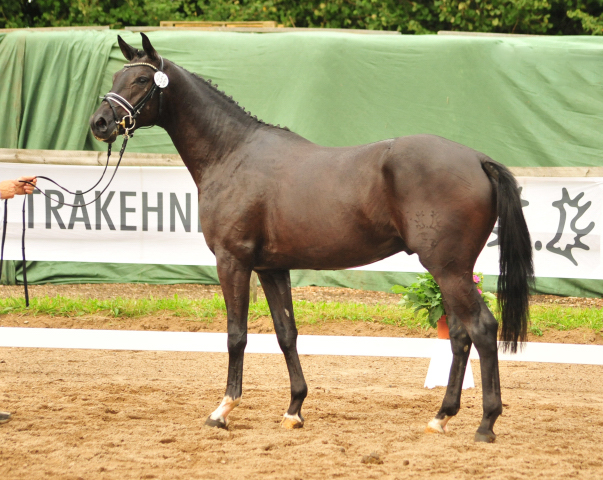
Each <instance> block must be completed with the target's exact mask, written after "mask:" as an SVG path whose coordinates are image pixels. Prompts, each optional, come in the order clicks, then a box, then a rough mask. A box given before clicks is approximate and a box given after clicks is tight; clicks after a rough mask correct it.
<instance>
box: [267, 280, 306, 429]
mask: <svg viewBox="0 0 603 480" xmlns="http://www.w3.org/2000/svg"><path fill="white" fill-rule="evenodd" d="M258 276H259V277H260V282H261V283H262V288H263V289H264V293H265V294H266V299H267V300H268V306H269V307H270V313H271V314H272V319H273V320H274V329H275V330H276V336H277V339H278V344H279V345H280V347H281V350H282V351H283V354H284V355H285V361H286V362H287V369H288V370H289V379H290V381H291V403H290V404H289V409H288V410H287V413H285V415H284V418H283V421H282V423H281V425H282V426H283V427H285V428H301V427H303V425H304V419H303V417H302V415H301V407H302V404H303V402H304V399H305V398H306V395H307V394H308V387H307V385H306V381H305V380H304V374H303V373H302V368H301V364H300V362H299V355H298V354H297V328H296V326H295V317H294V316H293V300H292V299H291V280H290V277H289V271H288V270H270V271H263V272H258Z"/></svg>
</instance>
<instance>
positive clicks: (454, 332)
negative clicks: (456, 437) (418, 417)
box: [425, 315, 471, 433]
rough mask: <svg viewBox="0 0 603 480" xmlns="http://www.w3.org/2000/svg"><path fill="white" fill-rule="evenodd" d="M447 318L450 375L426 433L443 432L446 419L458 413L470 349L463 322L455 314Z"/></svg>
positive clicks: (445, 429) (469, 339)
mask: <svg viewBox="0 0 603 480" xmlns="http://www.w3.org/2000/svg"><path fill="white" fill-rule="evenodd" d="M447 319H448V327H449V330H450V346H451V347H452V366H451V367H450V377H449V379H448V387H447V388H446V395H445V396H444V401H443V402H442V407H441V408H440V411H439V412H438V413H437V415H436V416H435V418H434V419H433V420H431V422H429V424H428V425H427V428H426V429H425V431H426V432H428V433H430V432H436V433H445V432H446V431H447V428H446V424H447V423H448V420H450V418H452V417H454V416H455V415H456V414H457V413H458V411H459V409H460V407H461V391H462V388H463V380H464V378H465V370H466V368H467V362H468V360H469V353H470V351H471V338H469V335H468V334H467V330H465V327H464V326H463V324H462V323H461V322H460V321H459V319H458V318H457V317H456V316H455V315H447Z"/></svg>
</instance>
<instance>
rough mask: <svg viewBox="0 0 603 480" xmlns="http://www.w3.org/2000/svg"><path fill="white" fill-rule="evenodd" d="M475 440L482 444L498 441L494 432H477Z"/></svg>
mask: <svg viewBox="0 0 603 480" xmlns="http://www.w3.org/2000/svg"><path fill="white" fill-rule="evenodd" d="M473 440H474V441H476V442H482V443H494V441H495V440H496V435H495V434H494V432H487V433H480V432H475V437H474V438H473Z"/></svg>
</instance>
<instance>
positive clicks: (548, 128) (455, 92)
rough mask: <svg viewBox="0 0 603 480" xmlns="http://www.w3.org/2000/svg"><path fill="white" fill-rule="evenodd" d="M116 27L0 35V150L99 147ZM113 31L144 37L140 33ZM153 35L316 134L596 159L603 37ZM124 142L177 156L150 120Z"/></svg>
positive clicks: (206, 277) (316, 277)
mask: <svg viewBox="0 0 603 480" xmlns="http://www.w3.org/2000/svg"><path fill="white" fill-rule="evenodd" d="M117 33H118V32H116V31H110V30H105V31H66V32H27V31H20V32H14V33H8V34H3V33H0V79H1V81H0V106H1V107H0V108H2V116H1V123H0V148H29V149H58V150H105V148H106V146H105V145H104V144H102V143H100V142H98V141H96V140H95V139H94V138H93V137H92V136H91V134H90V133H89V130H88V118H89V117H90V115H91V113H92V112H93V111H94V110H95V109H96V108H97V106H98V104H99V101H100V100H99V95H102V94H103V93H105V92H107V91H109V90H110V88H111V78H112V75H113V73H114V72H116V71H117V70H119V69H120V68H121V66H122V65H123V63H124V59H123V57H122V55H121V52H120V50H119V47H118V46H117ZM119 33H120V34H121V35H122V36H123V38H124V39H125V40H126V41H127V42H129V43H131V44H133V45H135V46H138V47H139V48H140V47H141V40H140V35H139V34H136V33H132V32H119ZM148 35H149V37H150V39H151V41H152V43H153V45H154V46H155V48H156V49H157V50H158V52H159V53H160V54H161V55H163V56H165V57H166V58H168V59H170V60H172V61H174V62H176V63H178V64H179V65H181V66H183V67H184V68H186V69H188V70H190V71H192V72H196V73H199V74H201V75H202V76H204V77H206V78H210V79H212V80H213V81H214V82H215V83H218V84H219V86H220V89H222V90H224V91H225V92H227V93H228V94H229V95H232V96H233V97H234V98H235V99H236V100H238V101H239V102H240V103H241V105H243V106H244V107H245V108H246V109H247V110H249V111H251V112H252V113H253V114H255V115H257V116H258V117H260V118H262V119H263V120H265V121H267V122H270V123H274V124H281V125H286V126H288V127H289V128H290V129H291V130H293V131H295V132H297V133H299V134H301V135H303V136H305V137H306V138H308V139H310V140H312V141H314V142H316V143H319V144H322V145H332V146H337V145H354V144H361V143H367V142H373V141H377V140H381V139H385V138H391V137H396V136H401V135H410V134H416V133H433V134H437V135H441V136H444V137H447V138H449V139H451V140H455V141H457V142H460V143H463V144H465V145H468V146H470V147H473V148H476V149H478V150H480V151H482V152H484V153H486V154H488V155H489V156H491V157H493V158H494V159H496V160H498V161H500V162H502V163H504V164H506V165H508V166H524V167H528V166H532V167H534V166H547V167H551V166H552V167H556V166H601V165H602V164H603V162H601V152H602V151H603V134H602V133H601V132H603V88H602V86H603V39H602V38H597V37H459V36H403V35H402V36H394V35H391V36H390V35H384V36H381V35H374V36H373V35H355V34H341V33H329V32H324V33H282V34H245V33H225V32H193V31H157V32H150V33H149V34H148ZM128 148H129V151H132V152H152V153H175V150H174V148H173V146H172V144H171V141H170V139H169V137H168V136H167V135H166V134H165V132H163V130H161V129H159V128H153V129H151V130H145V131H140V132H138V133H137V134H136V137H135V138H134V139H133V140H132V141H130V143H129V146H128ZM11 265H12V266H11ZM11 265H9V266H8V267H7V268H8V269H9V270H10V272H8V273H11V272H12V273H11V274H10V275H9V277H10V278H12V279H16V280H17V281H19V279H20V272H21V269H20V267H19V264H18V262H17V264H16V265H17V267H16V268H15V265H14V264H11ZM84 265H86V266H85V267H84ZM5 269H6V268H5ZM371 275H372V276H371ZM396 275H397V276H396V277H395V278H394V277H392V278H389V277H387V274H384V273H375V272H339V273H333V272H305V273H304V272H298V273H296V274H295V275H294V276H293V278H294V283H297V284H308V283H316V284H326V285H345V286H357V287H365V288H378V289H388V288H389V285H390V284H391V283H408V280H409V278H407V277H408V275H409V274H403V273H401V274H396ZM30 277H31V279H32V280H33V281H34V282H36V283H40V282H41V283H44V282H48V281H54V282H57V281H62V282H81V281H142V282H152V283H155V282H165V283H171V282H178V281H197V282H202V283H213V282H215V281H216V278H215V269H213V270H212V268H211V267H190V268H188V267H172V266H148V265H130V264H128V265H114V264H113V265H112V264H107V265H103V264H89V265H88V264H69V263H61V264H56V263H53V262H34V263H33V264H32V265H31V274H30ZM373 277H374V278H373ZM386 277H387V278H386ZM5 279H6V277H5ZM488 281H489V280H488ZM492 283H493V282H492ZM583 283H584V282H582V281H581V280H571V279H567V280H562V281H561V283H559V282H556V283H555V280H554V279H543V280H542V281H539V283H538V285H539V286H540V291H544V292H551V293H566V294H585V295H592V294H594V292H596V290H597V289H598V288H599V286H598V285H597V286H594V285H590V284H589V285H586V284H583ZM586 283H589V282H588V281H586Z"/></svg>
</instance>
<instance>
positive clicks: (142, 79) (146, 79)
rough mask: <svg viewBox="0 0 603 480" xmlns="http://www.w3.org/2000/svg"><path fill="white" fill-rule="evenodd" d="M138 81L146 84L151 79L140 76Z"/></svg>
mask: <svg viewBox="0 0 603 480" xmlns="http://www.w3.org/2000/svg"><path fill="white" fill-rule="evenodd" d="M136 81H137V82H138V83H140V84H141V85H144V84H145V83H147V82H148V81H149V79H148V78H147V77H138V79H137V80H136Z"/></svg>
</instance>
